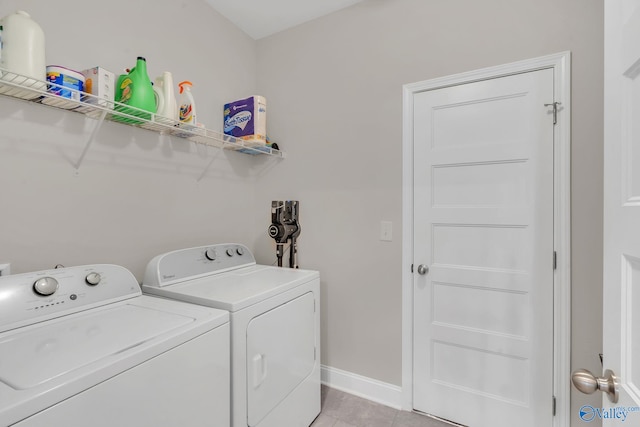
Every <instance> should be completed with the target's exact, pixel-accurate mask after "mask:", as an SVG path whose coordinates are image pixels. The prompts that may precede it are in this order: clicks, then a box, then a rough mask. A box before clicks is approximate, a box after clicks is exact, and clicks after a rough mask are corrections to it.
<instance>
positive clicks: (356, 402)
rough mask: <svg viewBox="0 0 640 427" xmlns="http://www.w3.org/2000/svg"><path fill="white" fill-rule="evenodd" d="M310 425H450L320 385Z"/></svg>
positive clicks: (377, 426) (357, 426) (339, 426)
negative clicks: (319, 401) (316, 411)
mask: <svg viewBox="0 0 640 427" xmlns="http://www.w3.org/2000/svg"><path fill="white" fill-rule="evenodd" d="M311 425H312V426H313V427H451V425H450V424H447V423H443V422H441V421H438V420H435V419H433V418H429V417H427V416H424V415H420V414H416V413H413V412H406V411H398V410H396V409H393V408H389V407H388V406H384V405H380V404H378V403H374V402H371V401H369V400H366V399H362V398H360V397H357V396H353V395H351V394H348V393H344V392H341V391H339V390H336V389H333V388H329V387H326V386H322V410H321V412H320V415H318V418H316V420H315V421H314V422H313V424H311Z"/></svg>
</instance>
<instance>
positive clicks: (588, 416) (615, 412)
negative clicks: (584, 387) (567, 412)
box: [580, 405, 640, 423]
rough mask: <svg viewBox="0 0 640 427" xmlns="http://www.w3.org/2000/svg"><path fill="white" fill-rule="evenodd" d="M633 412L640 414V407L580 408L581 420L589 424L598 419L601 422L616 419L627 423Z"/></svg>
mask: <svg viewBox="0 0 640 427" xmlns="http://www.w3.org/2000/svg"><path fill="white" fill-rule="evenodd" d="M632 412H640V407H638V406H614V407H612V408H606V409H605V408H594V407H593V406H591V405H584V406H583V407H582V408H580V419H582V421H585V422H587V423H590V422H591V421H593V420H595V419H596V418H598V419H601V420H603V419H604V420H607V419H616V420H620V421H626V420H627V416H629V415H630V414H631V413H632Z"/></svg>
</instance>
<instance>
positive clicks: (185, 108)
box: [178, 80, 198, 126]
mask: <svg viewBox="0 0 640 427" xmlns="http://www.w3.org/2000/svg"><path fill="white" fill-rule="evenodd" d="M192 86H193V83H191V82H190V81H188V80H185V81H183V82H180V83H178V87H179V88H180V123H184V124H189V125H193V126H197V123H198V122H197V120H196V104H195V102H194V101H193V95H192V94H191V87H192Z"/></svg>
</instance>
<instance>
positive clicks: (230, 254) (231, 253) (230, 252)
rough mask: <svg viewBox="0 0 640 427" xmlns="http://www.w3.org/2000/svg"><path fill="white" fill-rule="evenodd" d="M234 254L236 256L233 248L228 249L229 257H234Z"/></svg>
mask: <svg viewBox="0 0 640 427" xmlns="http://www.w3.org/2000/svg"><path fill="white" fill-rule="evenodd" d="M233 254H234V252H233V249H231V248H229V249H227V255H229V256H233Z"/></svg>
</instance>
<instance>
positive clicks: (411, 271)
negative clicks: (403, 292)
mask: <svg viewBox="0 0 640 427" xmlns="http://www.w3.org/2000/svg"><path fill="white" fill-rule="evenodd" d="M411 272H412V273H413V264H411Z"/></svg>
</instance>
